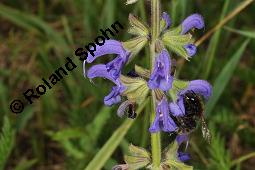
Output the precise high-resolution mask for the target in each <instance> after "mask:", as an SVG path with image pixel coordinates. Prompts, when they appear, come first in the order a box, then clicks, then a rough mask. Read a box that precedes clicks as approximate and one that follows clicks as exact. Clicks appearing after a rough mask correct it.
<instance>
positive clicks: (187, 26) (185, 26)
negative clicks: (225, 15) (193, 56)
mask: <svg viewBox="0 0 255 170" xmlns="http://www.w3.org/2000/svg"><path fill="white" fill-rule="evenodd" d="M204 26H205V23H204V19H203V17H202V16H201V15H200V14H192V15H190V16H188V17H187V18H186V19H185V20H184V21H183V22H182V32H181V34H186V33H187V32H188V31H189V30H191V29H193V28H196V29H202V28H204Z"/></svg>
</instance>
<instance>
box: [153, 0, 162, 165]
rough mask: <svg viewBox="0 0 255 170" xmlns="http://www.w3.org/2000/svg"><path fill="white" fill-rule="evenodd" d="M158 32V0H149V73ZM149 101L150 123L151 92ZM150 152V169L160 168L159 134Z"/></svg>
mask: <svg viewBox="0 0 255 170" xmlns="http://www.w3.org/2000/svg"><path fill="white" fill-rule="evenodd" d="M159 31H160V0H151V35H152V36H151V43H150V62H151V72H152V71H153V68H154V62H155V57H156V52H155V44H156V40H157V38H158V36H159ZM151 95H152V101H151V123H152V122H153V121H154V119H155V117H156V109H155V106H156V97H155V94H154V92H153V91H152V94H151ZM151 150H152V151H151V152H152V166H153V167H152V168H153V169H158V168H159V167H160V159H161V141H160V132H158V133H152V134H151Z"/></svg>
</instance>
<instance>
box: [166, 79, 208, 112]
mask: <svg viewBox="0 0 255 170" xmlns="http://www.w3.org/2000/svg"><path fill="white" fill-rule="evenodd" d="M187 92H193V93H195V94H197V95H200V96H202V97H204V98H205V99H206V100H208V99H209V97H210V96H211V95H212V86H211V85H210V84H209V83H208V82H207V81H205V80H193V81H190V83H189V85H188V87H187V88H185V89H183V90H181V91H180V92H179V93H178V94H177V97H178V98H177V101H176V103H173V102H172V103H170V104H169V108H170V112H171V113H172V114H173V115H174V116H184V114H185V107H184V98H183V96H184V94H186V93H187Z"/></svg>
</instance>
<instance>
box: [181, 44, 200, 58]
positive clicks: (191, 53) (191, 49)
mask: <svg viewBox="0 0 255 170" xmlns="http://www.w3.org/2000/svg"><path fill="white" fill-rule="evenodd" d="M184 48H185V50H186V51H187V54H188V55H189V56H190V57H192V56H194V55H195V54H196V53H197V47H196V46H195V45H194V44H187V45H185V46H184Z"/></svg>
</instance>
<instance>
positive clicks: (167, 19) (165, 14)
mask: <svg viewBox="0 0 255 170" xmlns="http://www.w3.org/2000/svg"><path fill="white" fill-rule="evenodd" d="M162 19H163V20H165V22H166V29H169V28H170V26H171V19H170V16H169V15H168V13H166V12H163V14H162Z"/></svg>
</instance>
